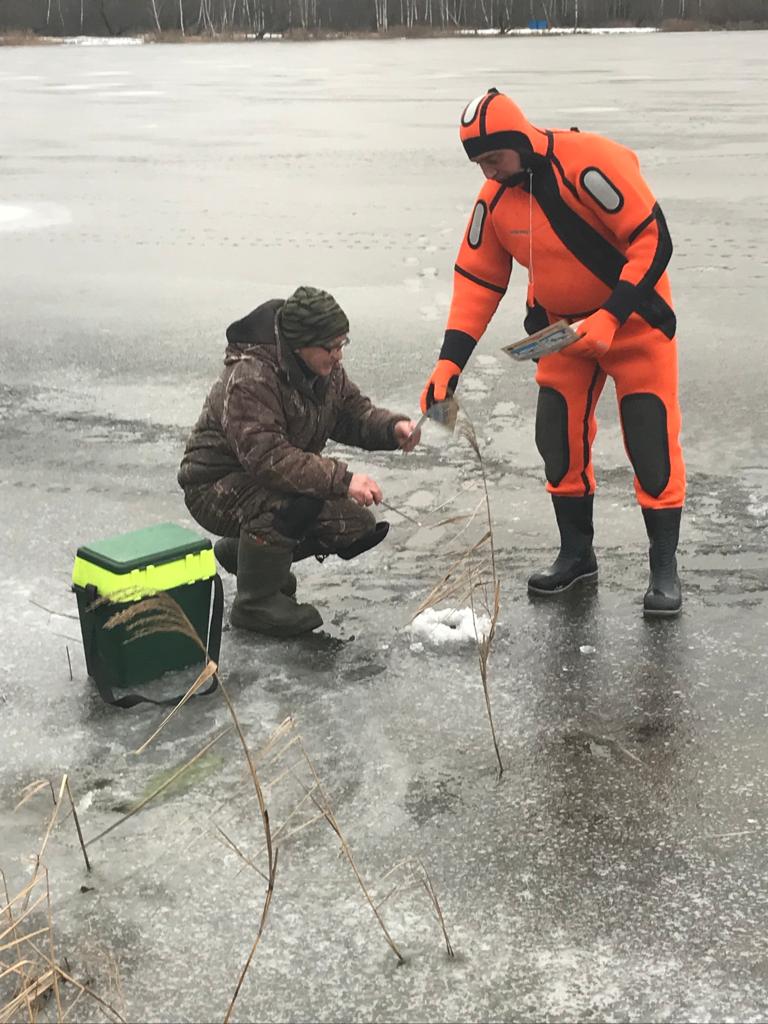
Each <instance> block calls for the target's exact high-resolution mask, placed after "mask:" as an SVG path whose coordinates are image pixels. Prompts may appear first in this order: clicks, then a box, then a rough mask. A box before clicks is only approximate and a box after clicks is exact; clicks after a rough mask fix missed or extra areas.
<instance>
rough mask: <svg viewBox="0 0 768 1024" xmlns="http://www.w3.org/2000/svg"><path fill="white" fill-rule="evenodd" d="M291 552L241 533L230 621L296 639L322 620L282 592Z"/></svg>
mask: <svg viewBox="0 0 768 1024" xmlns="http://www.w3.org/2000/svg"><path fill="white" fill-rule="evenodd" d="M292 560H293V552H292V551H291V549H290V548H279V547H273V546H272V545H269V544H258V543H257V542H256V541H255V540H254V539H253V538H252V537H249V536H248V535H247V534H245V533H243V534H241V535H240V544H239V546H238V552H237V597H236V598H235V600H234V603H233V604H232V611H231V612H230V616H229V618H230V622H231V623H232V625H233V626H237V627H239V628H240V629H248V630H250V631H251V632H252V633H262V634H263V635H264V636H279V637H288V636H299V635H300V634H301V633H309V632H310V631H311V630H313V629H317V627H318V626H322V624H323V620H322V619H321V617H320V613H319V612H318V610H317V608H314V607H313V606H312V605H311V604H297V603H296V601H295V600H294V598H292V597H288V596H287V595H286V594H284V593H283V592H282V590H281V589H280V588H281V587H283V586H285V584H286V583H287V581H288V574H289V572H290V569H291V561H292Z"/></svg>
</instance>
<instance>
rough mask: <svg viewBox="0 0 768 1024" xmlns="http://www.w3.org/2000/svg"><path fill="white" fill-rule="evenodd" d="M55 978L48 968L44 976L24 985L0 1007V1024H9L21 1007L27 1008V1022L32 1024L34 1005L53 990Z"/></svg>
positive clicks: (34, 1018) (51, 969)
mask: <svg viewBox="0 0 768 1024" xmlns="http://www.w3.org/2000/svg"><path fill="white" fill-rule="evenodd" d="M55 976H56V971H55V970H54V969H53V968H49V969H48V970H47V971H46V972H45V973H44V974H42V975H40V976H39V977H37V978H35V979H34V980H33V981H30V982H29V983H28V984H26V985H25V987H24V988H23V989H22V991H21V992H19V993H18V995H16V996H14V998H13V999H11V1000H9V1002H7V1003H6V1004H5V1005H4V1006H0V1024H10V1022H11V1021H12V1020H13V1019H14V1017H15V1016H16V1014H17V1013H18V1011H19V1010H21V1009H22V1008H23V1007H26V1008H27V1014H28V1017H29V1020H30V1022H32V1024H34V1021H35V1020H36V1016H35V1008H34V1004H35V1002H37V1000H38V999H40V998H41V997H42V996H44V995H45V994H46V993H47V992H48V991H50V989H51V988H53V985H54V978H55Z"/></svg>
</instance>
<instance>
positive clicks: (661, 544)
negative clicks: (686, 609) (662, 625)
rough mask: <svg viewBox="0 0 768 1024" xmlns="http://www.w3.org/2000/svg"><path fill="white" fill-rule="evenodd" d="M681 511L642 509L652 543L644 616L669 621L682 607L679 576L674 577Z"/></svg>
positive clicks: (675, 509) (675, 573) (673, 509)
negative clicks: (664, 617)
mask: <svg viewBox="0 0 768 1024" xmlns="http://www.w3.org/2000/svg"><path fill="white" fill-rule="evenodd" d="M682 511H683V510H682V509H681V508H658V509H651V508H644V509H643V519H645V529H646V530H647V532H648V540H649V541H650V542H651V545H650V548H649V550H648V558H649V561H650V563H651V575H650V580H649V581H648V589H647V590H646V592H645V597H644V598H643V615H647V616H653V617H660V616H666V617H667V618H672V617H673V616H675V615H679V614H680V611H681V609H682V607H683V593H682V589H681V587H680V577H679V576H678V575H677V558H676V557H675V552H676V551H677V541H678V538H679V536H680V516H681V514H682Z"/></svg>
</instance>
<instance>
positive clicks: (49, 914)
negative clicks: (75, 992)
mask: <svg viewBox="0 0 768 1024" xmlns="http://www.w3.org/2000/svg"><path fill="white" fill-rule="evenodd" d="M65 778H66V776H65ZM45 897H46V912H47V914H46V916H47V918H48V946H49V947H50V951H51V953H50V960H49V963H50V965H51V968H52V970H53V994H54V996H55V997H56V1011H57V1015H58V1019H59V1020H61V1019H62V1018H63V1016H64V1013H63V1011H62V1007H61V992H60V990H59V974H58V965H57V962H56V946H55V945H54V941H53V913H52V910H51V886H50V879H49V877H48V871H47V870H46V872H45Z"/></svg>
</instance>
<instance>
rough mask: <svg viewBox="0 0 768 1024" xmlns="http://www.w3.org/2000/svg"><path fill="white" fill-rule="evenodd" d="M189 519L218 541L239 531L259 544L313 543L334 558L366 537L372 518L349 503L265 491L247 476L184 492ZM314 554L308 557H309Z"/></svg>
mask: <svg viewBox="0 0 768 1024" xmlns="http://www.w3.org/2000/svg"><path fill="white" fill-rule="evenodd" d="M184 501H185V504H186V506H187V508H188V509H189V512H190V514H191V515H192V518H193V519H194V520H195V521H196V522H197V523H199V524H200V526H202V527H203V529H205V530H208V532H209V533H215V534H218V535H219V536H220V537H239V536H240V532H241V531H245V533H247V534H248V535H249V536H251V537H255V538H258V539H259V540H261V541H262V542H263V543H265V544H273V545H275V546H277V547H284V548H285V547H288V548H294V547H295V546H296V543H297V542H298V541H304V542H308V543H309V545H310V546H311V545H312V544H313V543H314V542H316V543H317V548H318V551H327V552H328V553H335V552H337V551H343V550H344V548H346V547H349V545H350V544H353V543H355V542H356V541H359V540H360V539H361V538H362V537H365V536H366V535H367V534H369V533H371V532H372V531H373V530H374V528H375V526H376V519H375V517H374V515H373V513H371V512H369V510H368V509H367V508H364V507H363V506H362V505H358V504H357V502H355V501H352V499H351V498H329V499H327V500H325V501H324V500H323V499H322V498H312V497H308V496H306V495H288V494H279V493H277V492H271V491H265V490H264V488H263V487H259V486H258V484H256V483H254V480H253V477H251V476H249V475H248V474H247V473H230V474H228V475H227V476H225V477H222V478H221V479H220V480H214V481H212V482H210V483H205V484H195V485H192V486H188V487H185V488H184ZM312 553H314V552H312Z"/></svg>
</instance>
